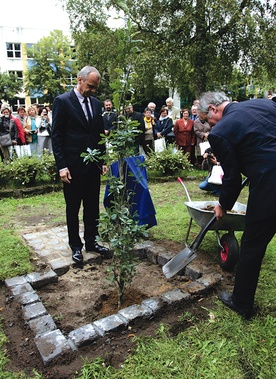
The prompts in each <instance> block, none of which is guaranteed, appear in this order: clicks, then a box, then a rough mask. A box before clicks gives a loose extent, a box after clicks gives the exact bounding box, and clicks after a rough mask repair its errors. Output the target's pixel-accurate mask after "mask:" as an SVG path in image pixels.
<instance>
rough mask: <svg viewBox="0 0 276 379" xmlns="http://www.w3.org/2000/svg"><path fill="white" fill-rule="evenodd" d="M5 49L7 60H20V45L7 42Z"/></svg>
mask: <svg viewBox="0 0 276 379" xmlns="http://www.w3.org/2000/svg"><path fill="white" fill-rule="evenodd" d="M6 47H7V57H8V58H21V43H12V42H7V43H6Z"/></svg>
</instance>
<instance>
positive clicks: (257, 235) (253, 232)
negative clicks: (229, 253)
mask: <svg viewBox="0 0 276 379" xmlns="http://www.w3.org/2000/svg"><path fill="white" fill-rule="evenodd" d="M275 217H276V214H273V215H272V216H269V217H267V218H266V219H263V220H260V221H258V222H255V223H252V224H251V223H250V224H246V227H245V231H244V233H243V236H242V239H241V251H240V255H239V260H238V264H237V270H236V276H235V284H234V290H233V300H234V302H235V303H236V304H237V305H238V306H240V307H241V308H242V309H244V310H247V309H248V310H250V309H252V308H253V305H254V297H255V292H256V288H257V284H258V279H259V274H260V270H261V265H262V260H263V257H264V255H265V251H266V248H267V245H268V243H269V242H270V241H271V239H272V238H273V236H274V235H275V233H276V222H275Z"/></svg>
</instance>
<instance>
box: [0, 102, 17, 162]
mask: <svg viewBox="0 0 276 379" xmlns="http://www.w3.org/2000/svg"><path fill="white" fill-rule="evenodd" d="M1 114H2V116H1V118H0V136H4V135H7V134H9V135H10V138H11V141H10V143H11V145H9V146H3V145H1V142H0V149H1V152H2V156H3V162H4V163H9V162H10V161H11V160H12V156H13V146H15V145H16V144H17V136H18V133H17V127H16V125H15V122H14V120H13V118H12V117H11V110H10V108H9V107H8V106H6V105H4V106H2V108H1Z"/></svg>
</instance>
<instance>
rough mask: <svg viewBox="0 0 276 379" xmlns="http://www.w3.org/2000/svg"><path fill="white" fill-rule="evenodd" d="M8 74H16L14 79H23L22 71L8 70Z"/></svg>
mask: <svg viewBox="0 0 276 379" xmlns="http://www.w3.org/2000/svg"><path fill="white" fill-rule="evenodd" d="M9 74H13V75H15V76H16V80H21V81H23V71H9Z"/></svg>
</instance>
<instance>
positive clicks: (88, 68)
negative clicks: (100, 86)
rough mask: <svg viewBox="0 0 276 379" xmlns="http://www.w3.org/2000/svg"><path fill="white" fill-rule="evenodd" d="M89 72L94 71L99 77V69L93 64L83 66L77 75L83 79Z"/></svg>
mask: <svg viewBox="0 0 276 379" xmlns="http://www.w3.org/2000/svg"><path fill="white" fill-rule="evenodd" d="M91 72H95V73H96V75H97V76H98V78H99V79H101V74H100V73H99V71H98V70H97V69H96V68H95V67H93V66H85V67H83V68H82V69H81V70H80V71H79V73H78V77H81V78H82V79H83V80H86V79H87V76H88V75H89V74H90V73H91Z"/></svg>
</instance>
